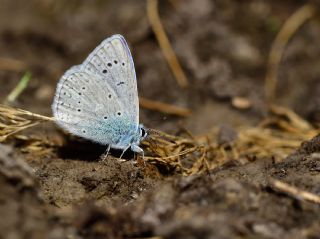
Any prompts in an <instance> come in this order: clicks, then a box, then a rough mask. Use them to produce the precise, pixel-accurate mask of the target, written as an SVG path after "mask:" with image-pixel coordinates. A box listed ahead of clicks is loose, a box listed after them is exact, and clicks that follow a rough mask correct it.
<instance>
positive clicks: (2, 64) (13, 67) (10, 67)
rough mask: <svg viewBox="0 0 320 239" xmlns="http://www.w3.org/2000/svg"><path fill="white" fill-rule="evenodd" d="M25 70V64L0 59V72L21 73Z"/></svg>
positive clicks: (8, 59) (13, 60)
mask: <svg viewBox="0 0 320 239" xmlns="http://www.w3.org/2000/svg"><path fill="white" fill-rule="evenodd" d="M26 68H27V64H25V63H24V62H22V61H19V60H15V59H10V58H3V57H0V70H6V71H23V70H25V69H26Z"/></svg>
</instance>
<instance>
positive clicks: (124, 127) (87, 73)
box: [52, 34, 147, 158]
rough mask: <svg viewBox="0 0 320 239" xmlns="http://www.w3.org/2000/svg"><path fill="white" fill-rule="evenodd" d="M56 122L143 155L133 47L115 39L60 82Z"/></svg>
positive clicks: (55, 102) (89, 137) (54, 107)
mask: <svg viewBox="0 0 320 239" xmlns="http://www.w3.org/2000/svg"><path fill="white" fill-rule="evenodd" d="M52 111H53V115H54V119H55V121H56V123H57V124H58V125H59V126H60V127H61V128H63V129H64V130H66V131H67V132H69V133H71V134H73V135H76V136H79V137H82V138H84V139H87V140H91V141H93V142H97V143H100V144H103V145H108V148H107V154H108V153H109V150H110V148H115V149H122V150H123V152H122V154H121V156H120V158H121V157H122V155H123V154H124V152H125V151H126V150H128V149H129V148H131V150H132V151H134V152H137V153H141V154H142V155H143V149H142V148H140V147H139V144H140V141H142V140H143V139H144V138H145V137H146V136H147V129H146V128H145V127H144V126H143V125H142V124H139V98H138V90H137V78H136V73H135V68H134V63H133V59H132V56H131V53H130V50H129V47H128V45H127V43H126V41H125V39H124V37H123V36H121V35H119V34H117V35H113V36H111V37H109V38H107V39H105V40H104V41H103V42H102V43H101V44H100V45H98V46H97V47H96V48H95V49H94V50H93V52H92V53H90V54H89V56H88V57H87V59H85V61H84V62H83V63H82V64H80V65H76V66H73V67H71V68H70V69H69V70H67V71H66V72H65V73H64V75H63V76H62V77H61V78H60V80H59V83H58V85H57V89H56V92H55V96H54V100H53V103H52Z"/></svg>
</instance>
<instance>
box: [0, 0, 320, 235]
mask: <svg viewBox="0 0 320 239" xmlns="http://www.w3.org/2000/svg"><path fill="white" fill-rule="evenodd" d="M308 2H312V1H288V0H286V1H262V0H256V1H244V2H242V1H229V0H216V1H211V0H200V1H199V0H185V1H178V0H171V1H160V4H159V12H160V16H161V21H162V23H163V25H164V28H165V29H166V32H167V35H168V37H169V39H170V42H171V44H172V47H173V49H174V51H175V53H176V55H177V57H178V59H179V60H180V62H181V65H182V68H183V69H184V71H185V73H186V76H187V78H188V81H189V84H190V85H189V87H187V88H184V89H182V88H181V87H180V86H179V84H178V83H177V81H176V79H175V77H174V76H173V74H172V72H171V71H170V68H169V67H168V64H167V62H166V61H165V58H164V57H163V53H162V50H161V48H160V47H159V45H158V43H157V40H156V37H155V34H154V32H153V30H152V28H151V27H150V23H149V20H148V17H147V13H146V1H129V0H123V1H115V0H109V1H101V0H94V1H80V0H71V1H62V0H56V1H53V0H46V1H40V0H31V1H28V2H26V1H23V0H0V84H1V87H0V102H4V101H5V99H6V96H7V95H8V94H9V92H11V90H12V89H13V88H14V87H15V86H16V85H17V83H18V82H19V80H20V79H21V76H22V75H23V72H24V70H25V69H27V70H29V71H30V72H31V73H32V79H31V81H30V83H29V85H28V87H27V88H26V90H25V91H24V92H23V93H22V94H21V95H20V96H19V98H18V99H17V100H16V101H15V102H14V103H13V104H12V105H13V106H14V107H19V108H22V109H26V110H29V111H32V112H34V113H38V114H42V115H47V116H51V115H52V113H51V102H52V99H53V95H54V92H55V87H56V84H57V81H58V79H59V78H60V76H61V75H62V74H63V73H64V71H65V70H67V69H68V68H70V67H71V66H73V65H76V64H79V63H80V62H82V61H83V60H84V59H85V57H86V56H87V55H88V54H89V53H90V51H91V50H92V49H94V47H95V46H96V45H97V44H99V43H100V42H101V41H102V40H103V39H104V38H106V37H108V36H111V35H112V34H116V33H120V34H122V35H124V36H125V38H126V40H127V41H128V43H129V45H130V49H131V51H132V54H133V57H134V61H135V66H136V71H137V77H138V90H139V95H140V96H143V97H145V98H147V99H152V100H155V101H159V102H164V103H168V104H171V105H176V106H180V107H185V108H188V109H190V110H191V111H192V115H191V116H189V117H179V116H172V115H169V114H164V113H161V112H158V111H154V110H150V109H149V110H147V109H145V108H144V107H141V108H140V121H141V122H142V123H143V124H144V125H146V126H147V127H150V128H154V129H158V130H162V131H164V132H167V133H168V134H171V135H180V134H181V132H182V131H185V129H187V131H188V132H190V133H191V134H192V135H200V134H201V135H203V134H209V132H211V131H210V130H211V129H212V128H218V129H220V133H221V134H222V135H221V134H220V136H219V137H220V138H221V139H220V140H222V141H227V142H229V141H230V142H231V141H233V140H234V139H233V138H236V137H237V135H238V134H239V132H238V130H239V127H242V126H246V127H255V126H257V125H258V124H259V123H260V122H262V121H263V120H265V119H266V118H268V116H269V114H268V108H267V103H266V99H265V92H264V90H265V85H264V79H265V76H266V73H267V68H266V65H267V59H268V54H269V52H270V48H271V45H272V42H273V41H274V39H275V37H276V35H277V33H278V32H279V30H280V29H281V26H282V25H283V23H284V22H285V21H286V20H287V19H288V18H289V17H290V16H291V15H292V14H293V13H294V12H295V11H296V10H297V9H299V7H301V6H303V5H304V4H306V3H308ZM314 4H317V2H316V1H314ZM315 8H317V5H315ZM319 39H320V22H319V17H318V16H317V15H316V16H314V17H313V18H312V19H310V20H309V21H307V22H306V23H305V24H304V25H303V26H301V27H300V28H299V29H298V30H297V32H296V33H295V35H294V36H293V37H292V39H291V40H290V41H289V43H288V45H287V46H286V48H285V51H284V55H283V59H282V62H281V64H280V67H279V70H278V73H279V74H278V84H277V88H276V104H277V105H281V106H285V107H287V108H289V109H292V110H294V111H295V112H297V114H298V115H300V116H301V117H302V118H304V119H305V120H306V121H307V122H308V123H309V124H310V125H312V126H313V127H314V128H315V129H316V130H315V131H314V132H319V125H320V80H319V77H320V68H319V61H320V58H319V55H320V45H319V44H318V42H319ZM5 59H15V60H17V61H19V62H11V64H9V66H8V63H7V64H4V63H3V62H5ZM1 62H2V63H1ZM12 65H14V67H12ZM239 97H241V98H244V99H246V101H247V102H250V106H249V107H248V108H246V109H241V107H237V105H235V104H234V100H235V99H238V98H239ZM21 135H24V136H23V137H22V136H21ZM21 135H20V138H10V139H9V140H8V141H6V142H4V143H2V144H1V145H0V185H1V186H0V187H1V190H0V215H2V216H1V218H0V238H1V239H2V238H3V239H7V238H8V239H18V238H36V239H38V238H39V239H42V238H50V239H62V238H68V239H71V238H72V239H81V238H92V239H93V238H94V239H100V238H157V239H160V238H190V239H191V238H199V239H200V238H201V239H202V238H212V239H213V238H219V239H220V238H221V239H224V238H226V239H227V238H252V239H253V238H263V239H273V238H282V239H287V238H288V239H289V238H290V239H300V238H306V239H316V238H320V203H316V202H314V201H313V202H312V201H310V200H305V199H304V198H301V197H296V196H294V195H292V194H290V193H286V192H285V191H283V190H279V188H277V187H275V185H274V184H273V182H275V181H277V182H278V181H281V182H284V183H286V184H287V185H291V186H294V187H296V188H298V189H300V190H305V191H307V192H309V193H312V194H313V195H318V196H320V135H319V136H317V135H316V134H314V135H312V136H310V137H309V136H308V137H307V139H306V140H305V141H303V142H302V141H301V142H299V144H298V145H297V146H296V147H295V148H293V149H292V150H291V151H289V154H288V155H286V156H285V157H284V158H279V157H278V156H275V155H273V154H269V155H265V156H263V157H260V156H258V155H255V154H254V155H250V157H246V158H245V160H237V158H235V157H230V156H227V157H228V159H227V160H226V161H225V162H224V163H223V164H221V165H219V166H217V167H215V168H209V169H208V170H202V171H201V172H199V173H196V174H193V175H188V176H186V175H184V174H183V173H181V172H179V171H175V170H171V171H170V170H167V169H164V168H163V167H161V166H159V165H157V164H149V163H148V162H147V163H146V165H145V166H144V165H143V164H141V163H138V164H134V163H133V162H132V160H128V161H125V162H123V161H119V160H118V159H117V157H116V156H117V153H118V152H115V151H112V155H110V156H108V158H107V159H106V160H101V157H100V156H101V155H102V154H103V153H104V152H105V150H106V147H105V146H101V145H96V144H94V143H90V142H85V141H83V140H79V139H77V138H76V137H72V136H70V135H67V134H65V133H64V132H62V131H61V130H60V129H58V127H57V126H55V125H54V124H50V123H47V124H42V125H40V126H38V127H35V128H32V129H30V130H27V131H25V132H22V133H21ZM34 139H37V140H34ZM38 139H41V140H40V141H39V140H38ZM32 140H34V141H32ZM299 145H300V146H299ZM253 146H254V144H252V147H253ZM230 147H231V148H232V146H230ZM230 147H229V146H228V147H226V150H230ZM39 149H41V150H39ZM287 152H288V151H286V153H287ZM146 155H148V151H147V150H146ZM228 155H230V154H228ZM125 158H127V159H130V158H132V154H131V153H128V154H126V156H125Z"/></svg>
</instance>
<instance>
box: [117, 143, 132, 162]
mask: <svg viewBox="0 0 320 239" xmlns="http://www.w3.org/2000/svg"><path fill="white" fill-rule="evenodd" d="M129 148H130V145H128V147H126V148H125V149H124V150H123V151H122V153H121V155H120V158H119V159H121V158H122V156H123V155H124V153H125V152H126V151H127V150H128V149H129Z"/></svg>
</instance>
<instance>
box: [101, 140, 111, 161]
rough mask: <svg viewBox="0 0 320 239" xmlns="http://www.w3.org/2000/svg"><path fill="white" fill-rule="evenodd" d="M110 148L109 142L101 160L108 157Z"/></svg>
mask: <svg viewBox="0 0 320 239" xmlns="http://www.w3.org/2000/svg"><path fill="white" fill-rule="evenodd" d="M110 149H111V145H110V144H109V145H108V148H107V149H106V151H105V152H104V154H103V155H102V157H103V159H102V161H103V162H104V161H105V160H106V159H107V157H108V155H109V152H110Z"/></svg>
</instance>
